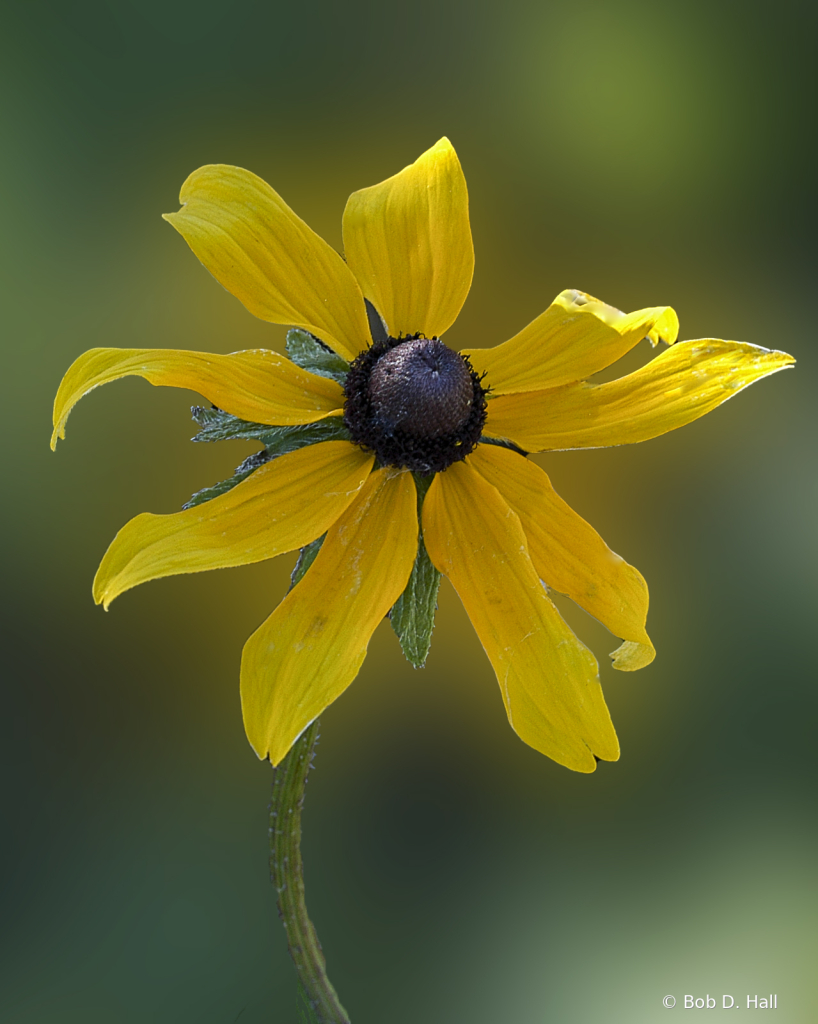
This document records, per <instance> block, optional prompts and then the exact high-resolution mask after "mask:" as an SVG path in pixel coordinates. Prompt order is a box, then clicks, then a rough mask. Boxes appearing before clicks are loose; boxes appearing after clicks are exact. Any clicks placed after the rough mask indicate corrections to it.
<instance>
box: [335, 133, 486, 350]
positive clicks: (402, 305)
mask: <svg viewBox="0 0 818 1024" xmlns="http://www.w3.org/2000/svg"><path fill="white" fill-rule="evenodd" d="M344 254H345V256H346V259H347V263H348V264H349V266H350V268H351V269H352V271H353V273H354V274H355V276H356V277H357V278H358V281H359V283H360V285H361V288H362V289H363V293H364V295H365V296H366V297H367V298H368V299H369V301H370V302H371V303H372V304H373V305H374V306H375V308H376V309H377V310H378V312H379V313H380V314H381V316H382V317H383V318H384V320H385V321H386V324H387V327H388V328H389V332H390V334H391V335H392V336H393V337H397V336H398V335H399V334H415V333H417V332H420V333H422V334H425V335H426V336H427V337H429V338H431V337H440V335H441V334H443V333H444V331H446V330H448V328H449V327H451V325H452V324H453V323H454V321H455V320H456V319H457V314H458V313H459V312H460V310H461V308H462V306H463V303H464V302H465V301H466V296H467V295H468V294H469V288H470V286H471V279H472V274H473V272H474V249H473V247H472V240H471V228H470V227H469V197H468V193H467V191H466V179H465V178H464V177H463V171H462V170H461V167H460V161H459V160H458V159H457V154H456V153H455V151H454V149H453V148H452V144H451V143H450V142H449V140H448V139H445V138H444V139H441V140H440V142H438V143H437V144H436V145H434V146H432V148H431V149H429V150H427V151H426V152H425V153H424V154H423V155H422V156H421V157H419V158H418V159H417V160H416V161H415V162H414V163H413V164H410V165H409V166H408V167H405V168H404V169H403V170H402V171H401V172H400V173H399V174H396V175H394V176H393V177H391V178H387V180H386V181H383V182H381V183H380V185H373V187H372V188H365V189H362V190H361V191H360V192H354V193H353V194H352V195H351V196H350V197H349V201H348V202H347V206H346V210H345V211H344Z"/></svg>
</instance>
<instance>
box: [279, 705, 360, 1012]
mask: <svg viewBox="0 0 818 1024" xmlns="http://www.w3.org/2000/svg"><path fill="white" fill-rule="evenodd" d="M317 742H318V720H317V719H316V721H314V722H313V723H312V725H311V726H310V727H309V728H308V729H307V730H306V731H305V732H304V733H302V735H301V736H300V737H299V738H298V740H297V741H296V742H295V743H294V744H293V747H292V749H291V750H290V752H289V754H287V756H286V757H285V758H284V760H283V761H282V762H281V764H279V765H278V766H277V767H275V768H273V795H272V799H271V800H270V878H271V881H272V883H273V885H274V886H275V887H276V893H277V894H278V896H277V899H278V916H279V917H280V918H281V920H282V921H283V922H284V927H285V929H286V931H287V943H288V945H289V948H290V956H291V957H292V958H293V962H294V964H295V968H296V970H297V971H298V977H299V980H300V982H301V985H302V987H303V991H304V994H305V996H306V998H307V1002H308V1003H309V1006H310V1011H311V1013H312V1014H313V1016H314V1019H315V1020H316V1021H317V1022H318V1024H349V1016H348V1015H347V1012H346V1010H345V1009H344V1008H343V1006H341V1003H340V1001H339V999H338V996H337V994H336V992H335V989H334V988H333V987H332V983H331V982H330V980H329V978H328V977H327V967H326V962H325V960H324V953H323V951H322V949H321V943H320V942H319V941H318V935H317V934H316V932H315V926H314V925H313V923H312V921H311V920H310V919H309V915H308V914H307V905H306V902H305V900H304V866H303V863H302V860H301V809H302V807H303V806H304V787H305V786H306V784H307V775H308V774H309V770H310V767H311V766H312V760H313V757H314V756H315V747H316V744H317Z"/></svg>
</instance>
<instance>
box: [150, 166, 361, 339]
mask: <svg viewBox="0 0 818 1024" xmlns="http://www.w3.org/2000/svg"><path fill="white" fill-rule="evenodd" d="M179 202H180V203H182V204H183V206H182V209H181V210H179V211H178V213H168V214H165V220H167V221H169V222H170V223H171V224H172V225H173V226H174V227H175V228H176V230H177V231H178V232H179V233H180V234H181V235H183V236H184V238H185V241H186V242H187V243H188V245H189V246H190V248H191V249H192V250H193V251H194V253H196V255H197V256H198V257H199V259H200V260H201V261H202V263H204V265H205V266H206V267H207V269H208V270H209V271H210V273H211V274H212V275H213V276H214V277H215V278H216V280H217V281H219V282H220V283H221V284H223V285H224V287H225V288H226V289H227V290H228V291H229V292H232V293H233V294H234V295H235V296H236V298H238V299H240V300H241V301H242V302H243V303H244V305H245V306H246V307H247V308H248V309H249V310H250V312H251V313H253V314H254V315H255V316H257V317H260V318H261V319H262V320H269V321H271V322H272V323H274V324H290V325H292V326H293V327H302V328H304V330H307V331H310V332H311V333H312V334H315V335H317V336H318V337H319V338H321V340H322V341H325V342H326V343H327V345H329V346H330V347H331V348H333V349H334V350H335V351H336V352H338V353H339V354H340V355H342V356H344V357H345V358H347V359H354V358H355V356H356V355H357V354H358V352H359V351H360V350H361V349H362V348H364V346H365V345H366V344H367V342H368V340H369V328H368V326H367V320H366V313H365V309H364V302H363V297H362V296H361V292H360V289H359V287H358V284H357V282H356V281H355V278H354V276H353V275H352V273H351V272H350V270H349V268H348V267H347V266H346V264H345V263H344V261H343V260H342V259H341V257H340V256H339V255H338V253H337V252H335V250H334V249H333V248H331V247H330V246H329V245H327V243H326V242H325V241H324V240H323V239H322V238H320V237H319V236H318V235H317V234H316V233H315V232H314V231H313V230H312V229H311V228H310V227H309V226H308V225H307V224H305V223H304V221H303V220H301V218H300V217H298V216H297V215H296V214H295V213H294V212H293V211H292V210H291V209H290V207H289V206H287V204H286V203H285V202H284V200H283V199H282V198H281V196H279V195H278V193H277V192H275V191H274V190H273V189H272V188H270V186H269V185H268V184H267V182H265V181H262V179H261V178H258V177H256V175H255V174H251V173H250V171H245V170H243V169H242V168H241V167H231V166H229V165H228V164H209V165H207V166H206V167H200V168H199V170H198V171H194V172H193V174H191V175H190V177H189V178H188V179H187V181H186V182H185V183H184V185H182V191H181V193H180V194H179Z"/></svg>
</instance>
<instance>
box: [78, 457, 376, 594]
mask: <svg viewBox="0 0 818 1024" xmlns="http://www.w3.org/2000/svg"><path fill="white" fill-rule="evenodd" d="M373 461H374V460H373V457H372V456H371V455H366V454H365V453H364V452H362V451H361V450H360V449H359V448H356V447H355V446H354V445H351V444H349V443H348V442H347V441H324V442H323V443H322V444H314V445H309V446H308V447H306V448H300V449H299V450H298V451H296V452H290V453H289V454H288V455H282V456H281V457H280V458H278V459H273V461H272V462H268V463H266V464H265V465H263V466H261V467H259V468H258V469H257V470H255V472H253V473H252V474H251V475H250V476H249V477H248V478H247V479H246V480H244V481H242V482H241V483H240V484H237V485H236V486H235V487H234V488H232V489H231V490H229V491H228V492H227V493H226V494H222V495H221V496H219V497H217V498H213V499H212V500H211V501H208V502H205V503H204V504H203V505H197V506H195V507H193V508H189V509H186V510H185V511H183V512H174V513H172V514H171V515H153V514H152V513H149V512H143V513H142V515H138V516H136V518H134V519H132V520H131V521H130V522H129V523H126V524H125V526H123V527H122V529H121V530H120V531H119V533H118V534H117V535H116V537H115V538H114V540H113V541H112V543H111V546H110V547H109V548H108V550H107V551H106V552H105V556H104V558H103V559H102V562H101V564H100V567H99V569H98V570H97V574H96V577H95V578H94V600H95V601H96V602H97V604H103V605H104V606H105V608H107V607H108V605H109V604H110V603H111V601H113V600H114V598H116V597H118V596H119V595H120V594H122V593H124V592H125V591H126V590H130V589H131V587H135V586H138V585H139V584H140V583H147V582H148V580H156V579H161V578H162V577H163V576H175V575H178V574H179V573H188V572H203V571H205V570H208V569H224V568H227V567H229V566H235V565H249V564H251V563H252V562H260V561H262V560H263V559H265V558H273V557H274V556H275V555H280V554H283V553H284V552H285V551H293V550H295V548H300V547H303V546H304V545H305V544H309V543H310V541H313V540H315V539H316V537H320V536H321V534H322V533H324V532H325V531H326V530H327V529H328V528H329V527H330V526H331V525H332V523H334V522H335V521H336V519H338V517H339V516H340V515H341V514H342V513H343V512H344V510H345V509H346V508H347V506H348V505H349V504H350V502H352V501H353V499H354V498H355V496H356V495H357V493H358V491H359V490H360V489H361V487H362V486H363V485H364V482H365V481H366V478H367V476H368V474H369V471H370V469H371V467H372V463H373Z"/></svg>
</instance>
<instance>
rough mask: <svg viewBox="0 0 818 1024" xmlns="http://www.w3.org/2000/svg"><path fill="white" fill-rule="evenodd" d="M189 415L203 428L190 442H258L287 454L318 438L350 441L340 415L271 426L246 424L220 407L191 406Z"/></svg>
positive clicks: (315, 442)
mask: <svg viewBox="0 0 818 1024" xmlns="http://www.w3.org/2000/svg"><path fill="white" fill-rule="evenodd" d="M190 412H191V415H192V416H193V419H194V420H195V421H196V423H198V424H199V426H200V427H201V428H202V429H201V430H200V431H199V433H198V434H196V435H195V436H194V437H193V438H191V440H193V441H228V440H233V439H238V440H243V441H261V443H262V444H263V445H264V447H265V448H266V449H267V450H268V451H269V452H270V453H271V454H272V455H286V454H287V452H294V451H296V449H298V448H303V447H304V445H305V444H318V442H319V441H349V440H350V436H349V431H348V430H347V428H346V424H345V423H344V420H343V417H341V416H328V417H327V418H326V419H323V420H318V421H317V422H315V423H297V424H293V425H290V426H285V427H274V426H271V425H270V424H269V423H249V422H248V421H247V420H240V419H239V418H238V416H233V415H232V413H229V412H225V411H224V410H223V409H216V408H212V409H205V408H203V407H202V406H201V405H194V406H193V407H192V408H191V410H190Z"/></svg>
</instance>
